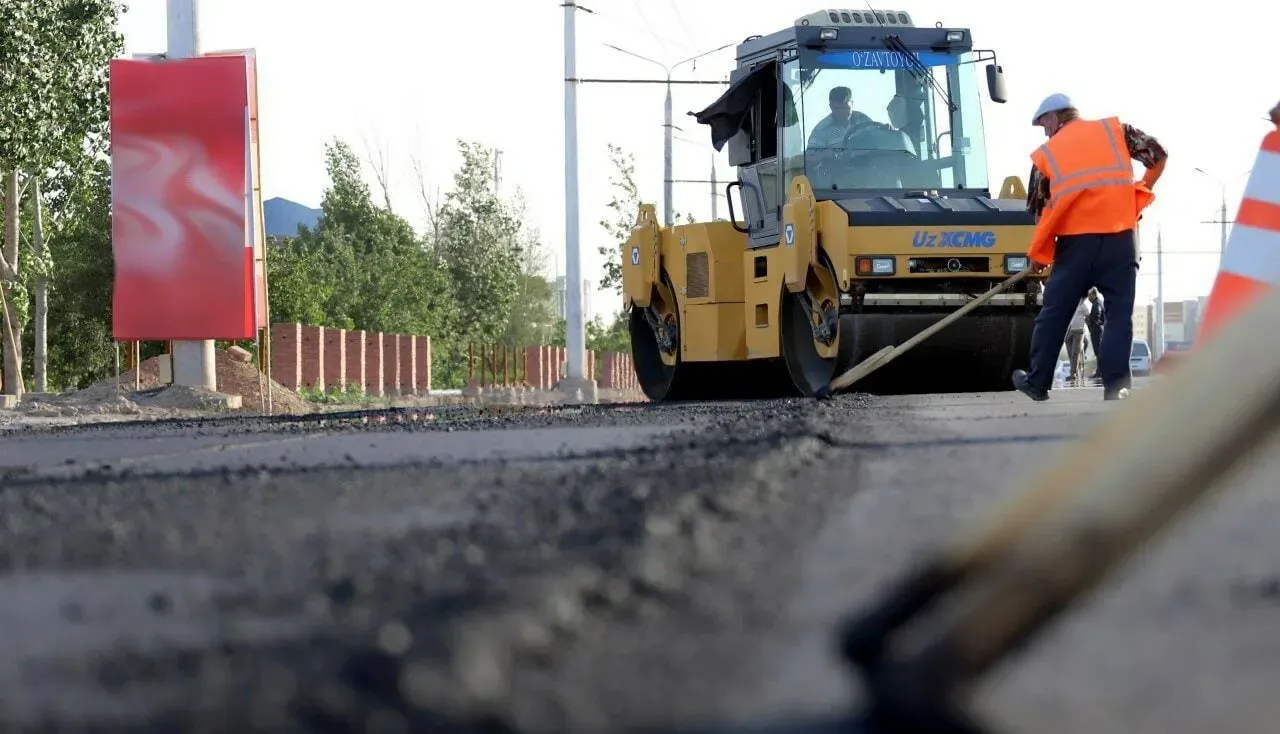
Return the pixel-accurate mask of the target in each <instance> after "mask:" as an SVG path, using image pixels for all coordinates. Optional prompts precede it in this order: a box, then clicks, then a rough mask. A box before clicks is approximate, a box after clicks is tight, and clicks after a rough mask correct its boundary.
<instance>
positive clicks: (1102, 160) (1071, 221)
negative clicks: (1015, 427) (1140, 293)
mask: <svg viewBox="0 0 1280 734" xmlns="http://www.w3.org/2000/svg"><path fill="white" fill-rule="evenodd" d="M1031 122H1032V124H1033V125H1038V126H1040V127H1042V128H1044V132H1045V135H1047V136H1048V137H1049V140H1048V141H1047V142H1046V143H1045V144H1044V145H1041V146H1040V147H1039V148H1037V149H1036V150H1035V152H1033V153H1032V154H1031V161H1032V163H1033V167H1032V169H1031V178H1030V179H1029V181H1028V183H1029V184H1030V186H1029V187H1028V195H1027V206H1028V208H1029V209H1030V210H1031V211H1032V213H1034V214H1036V216H1037V219H1036V229H1035V233H1034V234H1033V235H1032V240H1031V247H1030V249H1029V250H1028V251H1027V257H1028V259H1029V260H1030V261H1031V265H1030V267H1031V270H1032V271H1033V272H1042V271H1043V270H1044V269H1045V268H1046V267H1048V266H1049V265H1050V264H1052V265H1053V271H1052V272H1051V273H1050V274H1049V278H1048V281H1047V282H1046V283H1045V288H1044V305H1043V307H1042V308H1041V309H1040V313H1039V315H1038V316H1036V323H1035V328H1034V330H1033V331H1032V333H1031V354H1030V360H1029V361H1030V369H1029V370H1025V371H1024V370H1014V372H1013V386H1014V388H1015V389H1017V390H1019V391H1021V392H1022V393H1024V394H1026V395H1027V396H1028V397H1030V398H1031V399H1032V400H1047V399H1048V398H1049V388H1050V386H1051V385H1052V384H1053V375H1054V371H1055V369H1056V368H1057V364H1058V353H1059V350H1061V349H1062V341H1063V339H1064V338H1065V337H1066V333H1067V327H1068V325H1069V324H1070V323H1071V316H1072V314H1073V313H1074V312H1075V309H1076V305H1077V304H1079V303H1080V299H1082V298H1084V297H1085V294H1086V293H1088V292H1089V288H1090V287H1091V286H1096V287H1097V289H1098V291H1099V292H1100V293H1101V294H1102V298H1103V299H1104V300H1105V301H1106V303H1107V311H1108V315H1109V316H1110V318H1109V319H1108V321H1107V328H1106V330H1105V331H1103V334H1102V343H1101V344H1095V345H1094V354H1096V355H1097V357H1098V373H1099V376H1100V377H1101V378H1102V386H1103V393H1104V397H1105V398H1106V399H1107V400H1120V399H1124V398H1126V397H1128V395H1129V389H1130V388H1131V387H1132V377H1131V375H1130V372H1129V351H1130V349H1131V345H1132V343H1133V301H1134V292H1135V290H1136V287H1137V276H1138V241H1137V235H1136V230H1137V226H1138V218H1139V217H1140V215H1141V213H1142V210H1143V209H1145V208H1146V207H1147V206H1149V205H1150V204H1151V202H1152V201H1154V200H1155V195H1154V194H1152V193H1151V189H1152V187H1153V186H1154V185H1155V183H1156V181H1157V180H1158V179H1159V178H1160V176H1161V174H1162V173H1164V167H1165V163H1166V162H1167V160H1168V153H1166V152H1165V149H1164V148H1163V147H1162V146H1161V145H1160V144H1159V142H1157V141H1156V140H1155V139H1154V138H1152V137H1151V136H1149V135H1147V134H1145V133H1143V132H1142V131H1141V130H1138V129H1137V128H1135V127H1133V126H1132V125H1127V124H1124V123H1122V122H1120V120H1119V119H1117V118H1115V117H1108V118H1106V119H1102V120H1085V119H1083V118H1081V117H1080V113H1079V112H1078V111H1077V110H1076V107H1075V105H1074V104H1073V103H1072V102H1071V99H1070V98H1069V97H1067V96H1066V95H1065V94H1051V95H1049V96H1048V97H1046V98H1045V100H1044V101H1043V102H1041V103H1040V107H1039V108H1037V109H1036V112H1035V114H1034V115H1032V117H1031ZM1131 160H1137V161H1138V162H1139V163H1142V164H1143V166H1145V167H1146V169H1147V170H1146V174H1145V175H1144V176H1143V177H1142V180H1141V181H1134V180H1133V164H1132V163H1131Z"/></svg>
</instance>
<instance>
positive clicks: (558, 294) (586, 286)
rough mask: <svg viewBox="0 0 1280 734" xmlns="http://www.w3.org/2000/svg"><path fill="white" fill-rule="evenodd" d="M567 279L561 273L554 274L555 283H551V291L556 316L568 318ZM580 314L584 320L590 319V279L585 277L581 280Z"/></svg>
mask: <svg viewBox="0 0 1280 734" xmlns="http://www.w3.org/2000/svg"><path fill="white" fill-rule="evenodd" d="M567 282H568V281H567V280H566V279H565V277H564V276H563V275H559V276H556V280H555V283H553V284H552V287H551V289H552V291H553V292H554V294H555V308H556V318H557V319H565V318H568V316H567V314H568V312H569V304H568V297H569V289H568V288H566V287H565V283H567ZM582 316H583V319H584V320H586V321H590V320H591V281H589V280H586V279H585V278H584V279H583V281H582Z"/></svg>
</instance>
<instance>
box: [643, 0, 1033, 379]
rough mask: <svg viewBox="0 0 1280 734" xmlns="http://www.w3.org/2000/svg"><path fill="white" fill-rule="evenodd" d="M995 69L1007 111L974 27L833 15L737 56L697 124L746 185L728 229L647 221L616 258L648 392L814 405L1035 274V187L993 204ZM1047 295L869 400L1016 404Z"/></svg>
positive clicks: (1027, 298)
mask: <svg viewBox="0 0 1280 734" xmlns="http://www.w3.org/2000/svg"><path fill="white" fill-rule="evenodd" d="M984 61H985V62H987V63H986V65H985V75H986V87H987V94H988V95H989V97H990V98H991V99H992V100H993V101H994V102H997V103H1003V102H1005V101H1006V97H1005V92H1004V77H1003V70H1002V69H1001V67H1000V66H999V65H998V63H997V62H996V55H995V53H994V52H992V51H975V50H974V49H973V41H972V38H971V36H970V32H969V29H967V28H955V27H948V26H943V25H942V24H941V23H939V24H937V25H936V26H929V27H916V25H915V24H914V23H913V21H912V19H911V17H910V16H909V15H908V14H907V13H905V12H902V11H898V10H872V9H866V10H821V11H818V12H815V13H812V14H809V15H806V16H804V17H802V18H800V19H798V20H796V21H795V23H794V24H793V25H792V26H791V27H789V28H786V29H784V30H781V31H778V32H776V33H773V34H771V35H768V36H751V37H749V38H747V39H746V40H744V41H743V42H742V43H741V44H739V45H738V46H737V65H736V68H735V69H734V70H733V72H731V74H730V78H729V87H728V89H727V90H726V91H725V92H724V94H723V95H721V96H720V98H719V99H717V100H716V101H715V102H713V103H712V104H711V105H710V106H709V107H707V108H706V109H704V110H703V111H701V112H697V113H692V112H691V113H689V114H690V115H693V116H694V117H695V118H696V119H697V121H698V122H699V123H701V124H704V125H707V126H708V127H709V128H710V132H711V139H712V144H713V145H714V146H715V148H716V150H724V149H726V147H727V156H728V158H729V163H730V164H731V165H733V166H735V167H736V169H737V177H736V180H733V181H730V182H729V183H728V185H727V186H726V189H725V194H726V196H727V198H728V199H729V220H728V221H723V220H721V221H714V222H701V223H696V224H680V225H674V226H672V225H671V223H667V225H668V226H662V225H660V224H659V223H658V222H657V221H656V219H655V216H654V208H653V206H652V205H650V204H642V205H641V206H640V211H639V216H638V218H637V221H636V224H635V227H634V228H633V230H632V232H631V236H630V238H629V239H628V240H627V242H626V243H625V244H624V245H623V246H622V251H621V253H620V254H621V257H622V282H623V298H624V301H625V306H626V308H627V310H628V313H629V319H630V333H631V345H632V353H633V356H634V363H635V368H636V372H637V376H638V377H639V382H640V385H641V387H642V389H643V390H644V392H645V394H646V395H647V396H648V397H649V398H650V399H651V400H654V401H668V400H706V399H726V398H752V397H775V396H784V395H797V394H798V395H813V394H814V393H815V392H816V391H818V390H819V389H821V388H823V387H824V386H826V385H827V384H828V383H829V382H830V381H831V379H832V378H833V377H834V376H836V375H838V374H840V373H841V372H842V371H844V370H845V369H848V368H849V367H851V366H852V365H854V364H857V363H858V362H860V361H861V360H863V359H865V358H867V357H869V356H871V355H872V354H874V353H875V352H877V351H879V350H880V349H882V348H883V347H886V346H893V345H896V344H900V343H901V342H903V341H905V340H906V339H909V338H910V337H912V336H913V335H915V334H917V333H919V332H920V331H921V330H923V329H925V328H927V327H929V326H930V325H932V324H934V323H936V322H937V321H938V320H939V319H940V318H941V317H943V316H944V315H946V314H947V313H949V312H951V311H954V310H955V309H956V308H958V307H960V306H963V305H964V304H965V303H967V302H968V301H969V300H971V299H973V298H974V297H976V296H977V295H978V294H981V293H983V292H984V291H986V290H988V289H989V288H991V287H992V286H993V285H994V284H996V283H997V282H999V281H1000V280H1003V279H1005V278H1006V277H1008V275H1009V274H1012V273H1016V272H1019V271H1020V270H1022V269H1024V268H1026V267H1027V264H1028V263H1027V258H1026V252H1027V248H1028V246H1029V244H1030V241H1031V234H1032V231H1033V230H1034V226H1035V223H1034V219H1033V217H1032V215H1031V214H1030V213H1029V212H1028V211H1027V209H1026V204H1025V197H1026V191H1025V188H1024V186H1023V184H1022V182H1021V180H1019V179H1018V177H1016V176H1010V177H1009V178H1007V179H1005V180H1004V182H1003V184H1002V186H1001V190H1000V191H999V193H998V195H997V196H996V197H995V198H993V197H992V193H991V189H990V186H989V181H988V174H987V164H986V139H985V136H984V132H983V124H982V106H981V99H980V98H981V96H982V95H981V90H980V84H979V74H978V71H977V68H978V65H979V64H980V63H982V62H984ZM735 190H736V191H735ZM735 194H736V197H735V196H734V195H735ZM735 198H736V199H737V202H738V204H737V207H735V206H734V200H735ZM737 208H740V209H741V210H742V211H741V219H739V217H738V214H737V213H736V212H735V209H737ZM1044 277H1045V276H1044V275H1036V276H1030V277H1027V278H1024V279H1023V280H1022V281H1020V282H1019V283H1018V284H1017V285H1016V286H1015V287H1014V288H1013V289H1011V290H1010V291H1009V292H1006V293H1003V294H1001V295H999V296H996V297H995V298H994V299H992V300H991V301H990V302H989V303H988V304H986V305H984V306H982V307H980V308H977V309H975V310H974V311H973V312H972V313H971V314H969V315H967V316H965V317H964V318H962V319H960V320H959V321H958V322H957V323H955V324H953V325H952V326H950V327H948V328H946V329H944V330H943V331H942V332H941V333H939V334H937V335H935V336H933V337H932V338H930V339H928V340H926V341H925V342H923V343H922V344H921V345H920V346H918V347H916V348H915V349H914V350H912V351H910V352H908V353H906V354H904V355H903V356H901V357H899V358H898V359H896V360H895V361H894V362H893V363H892V364H891V365H888V366H886V367H885V368H883V369H881V370H879V371H878V372H876V373H874V374H872V375H871V376H870V377H868V378H867V379H866V380H864V381H862V382H859V383H857V385H856V387H855V388H853V389H857V390H858V391H862V392H870V393H877V394H892V393H922V392H967V391H985V390H1008V389H1012V385H1011V383H1010V373H1011V372H1012V371H1013V370H1014V369H1015V368H1018V367H1025V366H1026V365H1027V363H1028V350H1029V347H1030V340H1031V328H1032V324H1033V322H1034V320H1035V316H1036V313H1037V312H1038V311H1039V309H1040V306H1041V303H1042V294H1043V290H1044V288H1043V285H1044Z"/></svg>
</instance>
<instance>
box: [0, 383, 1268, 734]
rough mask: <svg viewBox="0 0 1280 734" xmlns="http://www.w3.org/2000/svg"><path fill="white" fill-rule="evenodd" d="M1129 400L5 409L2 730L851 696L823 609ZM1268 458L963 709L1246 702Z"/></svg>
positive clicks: (1021, 727) (1116, 711)
mask: <svg viewBox="0 0 1280 734" xmlns="http://www.w3.org/2000/svg"><path fill="white" fill-rule="evenodd" d="M1121 405H1122V404H1121V403H1107V402H1104V401H1102V399H1101V391H1100V390H1097V389H1082V390H1060V391H1055V393H1054V394H1053V398H1052V399H1051V400H1050V401H1049V402H1047V403H1032V402H1030V401H1028V400H1026V399H1025V398H1022V397H1021V396H1020V395H1018V394H1015V393H997V394H982V395H953V396H910V397H891V398H890V397H884V398H879V397H866V396H849V397H842V398H840V399H838V400H835V401H828V402H823V403H818V402H814V401H804V400H795V401H777V402H768V403H759V404H728V405H713V406H707V405H691V406H679V407H657V406H647V407H603V406H602V407H598V408H585V409H556V410H542V411H529V412H523V413H513V414H509V415H506V414H503V415H493V416H487V417H486V416H479V417H477V416H475V415H472V414H467V413H465V412H460V411H454V412H451V411H450V410H443V411H440V412H438V413H431V412H429V411H425V410H404V411H374V412H368V413H352V414H342V415H328V416H322V417H306V418H274V419H255V418H224V419H219V420H209V421H180V422H148V423H141V424H97V425H93V426H85V427H80V428H51V429H43V430H38V431H25V432H23V431H7V432H5V433H3V434H0V487H2V488H0V651H3V654H0V730H4V731H11V730H12V731H20V730H23V729H24V728H29V729H31V730H36V729H37V728H38V727H39V726H40V725H42V724H43V725H46V727H47V728H45V729H42V730H47V731H86V732H87V731H122V732H123V731H130V732H145V731H156V732H159V731H166V732H171V731H192V732H223V731H226V732H235V731H240V732H248V731H304V732H356V731H359V732H366V731H367V732H409V731H441V732H444V731H451V730H453V731H473V730H475V729H469V728H466V727H464V726H463V724H462V723H459V722H465V721H467V720H468V717H471V718H473V719H474V718H476V717H483V716H486V715H496V716H499V717H501V718H502V719H503V720H504V721H506V722H508V723H510V724H512V725H514V726H518V727H519V728H520V729H521V730H522V731H530V732H541V731H554V730H564V731H574V732H594V731H632V730H636V729H637V728H643V727H664V726H677V725H694V724H699V723H707V722H727V723H734V722H737V723H759V722H760V721H762V720H765V719H769V718H776V717H785V716H788V715H814V716H818V715H823V714H828V713H831V712H838V711H840V710H841V709H842V707H846V706H848V705H850V704H851V703H852V702H853V701H854V700H855V698H856V696H857V690H856V687H855V685H854V684H853V683H852V681H851V679H850V678H849V676H848V675H847V674H846V673H845V672H844V671H843V670H842V669H841V668H840V665H839V663H838V661H837V660H836V659H835V657H834V655H833V649H834V642H835V637H834V634H835V630H836V626H837V625H838V623H839V622H840V621H841V619H842V618H843V617H844V615H845V614H846V613H848V612H849V611H850V610H851V609H852V608H854V607H856V606H857V605H858V604H859V603H860V602H862V601H865V600H866V599H868V598H869V597H870V596H871V595H872V594H873V593H874V592H875V590H876V589H877V588H878V587H879V585H880V584H882V583H885V582H886V581H887V580H889V579H891V578H892V577H893V576H894V575H895V574H896V573H898V572H900V571H902V570H903V569H904V568H905V567H906V565H907V564H908V563H909V562H910V560H911V559H912V558H913V557H914V556H915V555H916V554H918V553H920V552H922V551H923V550H924V549H927V548H928V547H930V546H931V544H933V543H935V542H937V541H939V540H941V539H943V538H946V537H948V536H949V534H950V533H952V532H954V531H955V529H956V527H957V523H959V522H963V521H967V520H972V519H975V518H979V517H981V516H982V515H983V513H984V512H985V511H986V510H988V509H989V508H990V507H991V505H992V503H993V502H994V501H995V500H996V499H998V498H999V497H1000V496H1001V494H1002V493H1003V492H1005V491H1006V490H1007V488H1008V487H1009V486H1010V482H1014V481H1016V480H1017V479H1018V478H1019V477H1023V476H1026V475H1027V473H1029V472H1033V471H1035V469H1036V467H1037V465H1038V463H1039V462H1040V460H1041V459H1042V458H1043V457H1045V456H1046V455H1047V453H1048V452H1052V451H1054V450H1055V449H1057V448H1060V446H1061V445H1062V444H1063V443H1064V442H1067V441H1070V440H1071V439H1072V438H1073V437H1074V436H1077V435H1079V434H1080V433H1081V432H1083V431H1087V430H1089V429H1090V428H1091V427H1092V426H1096V425H1098V424H1099V423H1100V422H1102V421H1106V420H1107V419H1108V416H1109V415H1110V414H1111V413H1112V412H1113V411H1114V410H1116V409H1118V408H1119V407H1120V406H1121ZM1271 454H1272V456H1275V455H1276V452H1274V451H1272V452H1271ZM1277 477H1280V467H1277V461H1276V460H1275V459H1268V460H1267V461H1266V462H1264V463H1260V464H1258V465H1256V466H1252V467H1250V468H1248V469H1247V470H1246V471H1243V472H1242V473H1241V474H1240V476H1239V477H1238V478H1237V479H1236V480H1235V490H1234V491H1233V492H1231V493H1229V494H1226V495H1223V496H1222V497H1221V498H1220V499H1218V500H1215V501H1214V502H1213V503H1212V504H1211V505H1210V506H1208V507H1207V508H1206V510H1205V511H1204V512H1202V513H1201V514H1200V515H1199V516H1196V517H1194V518H1193V519H1192V520H1191V521H1190V522H1187V523H1185V524H1184V525H1182V526H1180V527H1179V528H1178V529H1177V530H1175V531H1174V532H1173V533H1171V534H1170V535H1169V536H1167V538H1166V541H1165V542H1163V543H1162V544H1161V545H1160V546H1159V547H1158V548H1154V549H1153V550H1152V552H1151V553H1149V554H1148V555H1147V556H1145V557H1144V558H1143V559H1141V560H1140V561H1139V562H1137V563H1135V564H1134V565H1133V566H1132V567H1131V569H1130V570H1129V571H1128V572H1127V573H1126V574H1125V575H1124V576H1123V577H1122V578H1119V579H1117V581H1116V583H1115V584H1113V585H1112V586H1110V587H1108V589H1107V590H1106V592H1105V593H1103V594H1100V595H1099V596H1098V597H1097V598H1096V599H1095V600H1093V601H1092V602H1091V603H1090V604H1089V605H1087V606H1085V607H1082V608H1080V609H1079V610H1078V611H1077V612H1076V613H1074V614H1072V615H1071V616H1069V617H1067V618H1066V619H1064V620H1063V623H1062V624H1060V625H1059V626H1057V627H1056V628H1055V629H1054V630H1053V632H1052V633H1051V634H1049V635H1047V636H1046V637H1044V638H1043V639H1041V640H1039V641H1038V642H1037V644H1036V645H1035V646H1034V647H1032V648H1030V649H1028V650H1027V651H1026V653H1025V654H1024V655H1023V656H1022V657H1021V658H1020V659H1018V660H1014V661H1011V662H1010V664H1009V665H1007V666H1005V667H1004V668H1002V669H1000V670H999V671H997V675H993V676H992V678H991V680H990V685H987V686H985V687H984V688H983V690H982V691H981V692H980V693H981V695H980V698H979V705H980V711H981V712H982V713H983V714H984V715H985V716H986V717H987V718H988V720H990V721H991V722H993V724H995V725H996V726H997V728H998V729H999V730H1000V731H1008V732H1014V731H1025V732H1033V731H1034V732H1037V733H1046V734H1056V733H1058V732H1063V733H1065V732H1092V731H1160V732H1162V733H1163V734H1172V733H1175V732H1187V733H1191V732H1197V733H1199V732H1205V731H1222V732H1227V731H1232V732H1244V731H1251V732H1252V731H1263V730H1266V729H1267V725H1265V724H1262V723H1259V722H1267V721H1271V720H1274V719H1276V718H1277V717H1280V697H1277V696H1276V695H1275V693H1274V690H1275V681H1276V680H1278V679H1280V637H1277V636H1276V634H1275V630H1276V629H1277V625H1280V582H1278V581H1276V579H1277V578H1280V561H1277V560H1276V559H1277V558H1278V557H1280V533H1277V531H1276V528H1277V527H1280V491H1277V489H1276V487H1280V482H1277ZM451 722H453V723H452V724H451ZM450 726H454V727H455V728H453V729H451V728H450Z"/></svg>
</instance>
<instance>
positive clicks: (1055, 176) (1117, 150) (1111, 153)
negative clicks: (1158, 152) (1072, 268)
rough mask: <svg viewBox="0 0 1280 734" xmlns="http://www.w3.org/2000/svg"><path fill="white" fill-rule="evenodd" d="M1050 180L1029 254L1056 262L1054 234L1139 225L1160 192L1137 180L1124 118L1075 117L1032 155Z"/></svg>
mask: <svg viewBox="0 0 1280 734" xmlns="http://www.w3.org/2000/svg"><path fill="white" fill-rule="evenodd" d="M1031 162H1032V163H1034V164H1035V167H1036V168H1037V169H1039V171H1040V173H1041V174H1042V175H1043V176H1044V177H1045V178H1047V179H1049V201H1048V202H1046V204H1045V208H1044V211H1043V212H1041V214H1040V221H1039V222H1037V223H1036V231H1035V233H1034V234H1033V235H1032V238H1031V247H1030V249H1029V250H1028V251H1027V256H1028V257H1030V258H1031V259H1032V260H1035V261H1036V262H1039V263H1044V264H1045V265H1048V264H1050V263H1052V262H1053V256H1054V249H1055V245H1056V242H1055V239H1054V238H1056V237H1061V236H1063V235H1070V234H1110V233H1113V232H1123V231H1125V230H1127V229H1134V228H1136V227H1137V226H1138V215H1139V214H1140V213H1141V212H1142V210H1143V209H1145V208H1147V207H1148V206H1150V205H1151V202H1152V201H1154V200H1155V195H1154V194H1152V193H1151V191H1150V190H1149V189H1147V187H1146V186H1145V185H1143V184H1141V183H1139V182H1137V181H1134V180H1133V164H1132V163H1130V157H1129V150H1128V147H1127V146H1126V145H1125V141H1124V128H1123V127H1121V125H1120V120H1119V118H1115V117H1108V118H1106V119H1105V120H1073V121H1072V122H1069V123H1067V125H1066V126H1064V127H1063V128H1062V129H1061V130H1059V131H1058V132H1057V134H1055V135H1054V136H1053V137H1051V138H1049V140H1048V141H1047V142H1045V144H1044V145H1041V146H1040V147H1039V148H1037V149H1036V150H1035V152H1034V153H1032V154H1031Z"/></svg>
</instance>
